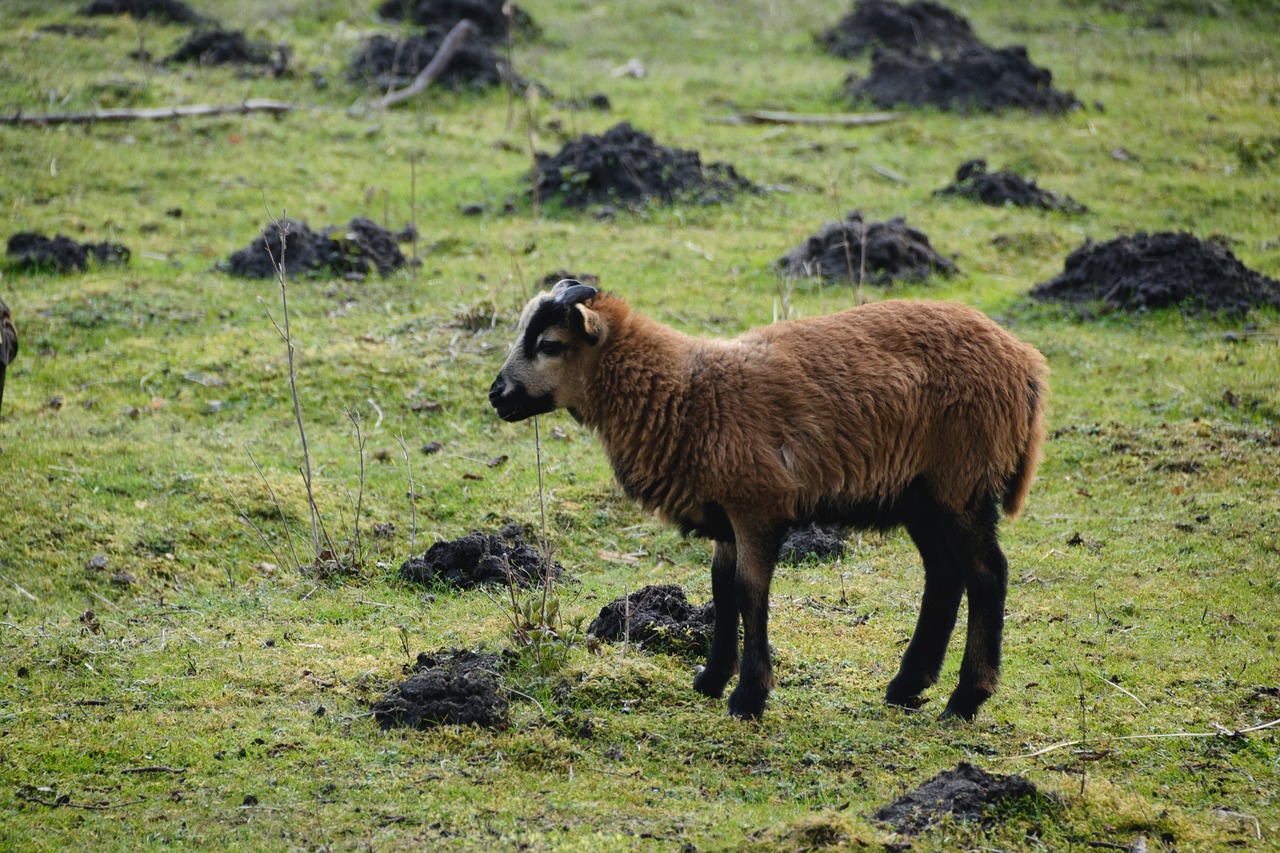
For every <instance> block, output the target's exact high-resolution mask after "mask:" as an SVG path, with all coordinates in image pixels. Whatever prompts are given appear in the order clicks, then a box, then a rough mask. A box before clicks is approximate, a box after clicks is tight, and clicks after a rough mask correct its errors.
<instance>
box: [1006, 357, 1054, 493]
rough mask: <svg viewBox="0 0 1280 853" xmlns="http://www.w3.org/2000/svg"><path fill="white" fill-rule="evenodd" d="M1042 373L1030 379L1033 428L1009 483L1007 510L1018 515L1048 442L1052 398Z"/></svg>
mask: <svg viewBox="0 0 1280 853" xmlns="http://www.w3.org/2000/svg"><path fill="white" fill-rule="evenodd" d="M1045 398H1046V395H1045V383H1044V379H1043V378H1042V377H1032V378H1030V379H1028V380H1027V417H1028V426H1029V430H1028V433H1027V442H1026V445H1025V446H1024V447H1023V448H1022V453H1021V454H1020V455H1019V457H1018V467H1017V469H1016V470H1015V471H1014V472H1013V475H1012V476H1011V477H1010V478H1009V479H1008V481H1007V482H1006V483H1005V489H1004V504H1003V506H1004V514H1005V515H1006V516H1007V517H1009V518H1017V517H1018V513H1020V512H1022V505H1023V504H1024V503H1026V500H1027V493H1028V492H1030V491H1031V483H1032V482H1033V481H1034V480H1035V476H1036V467H1037V466H1038V465H1039V464H1040V446H1041V444H1042V443H1043V442H1044V411H1045V406H1046V403H1047V402H1048V401H1047V400H1046V399H1045Z"/></svg>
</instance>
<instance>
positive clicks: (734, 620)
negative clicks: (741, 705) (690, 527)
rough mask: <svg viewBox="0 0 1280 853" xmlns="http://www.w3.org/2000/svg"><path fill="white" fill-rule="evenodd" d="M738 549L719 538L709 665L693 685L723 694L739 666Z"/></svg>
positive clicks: (715, 695) (711, 693)
mask: <svg viewBox="0 0 1280 853" xmlns="http://www.w3.org/2000/svg"><path fill="white" fill-rule="evenodd" d="M737 572H738V549H737V548H735V547H734V545H733V543H732V542H717V543H716V550H715V555H714V556H712V558H711V600H712V601H713V602H714V603H715V606H716V625H715V633H713V634H712V635H711V649H710V650H709V651H708V652H707V665H706V667H705V668H704V669H703V670H702V672H700V673H698V675H697V676H696V677H695V678H694V679H693V689H694V690H696V691H698V692H699V693H701V694H703V695H704V696H710V697H712V698H714V699H718V698H720V696H721V694H723V693H724V687H725V685H726V684H728V683H729V679H730V678H731V677H732V676H733V673H734V671H735V670H736V669H737V668H738V592H737V583H736V581H735V578H736V576H737Z"/></svg>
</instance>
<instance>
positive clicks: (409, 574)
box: [400, 529, 564, 589]
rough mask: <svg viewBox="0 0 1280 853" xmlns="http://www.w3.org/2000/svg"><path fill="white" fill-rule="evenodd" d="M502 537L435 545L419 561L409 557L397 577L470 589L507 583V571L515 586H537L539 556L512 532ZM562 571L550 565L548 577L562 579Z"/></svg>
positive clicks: (479, 535)
mask: <svg viewBox="0 0 1280 853" xmlns="http://www.w3.org/2000/svg"><path fill="white" fill-rule="evenodd" d="M504 534H505V535H502V536H498V535H494V534H492V533H481V532H479V531H476V532H473V533H468V534H467V535H466V536H463V537H462V538H460V539H455V540H453V541H452V542H437V543H435V544H434V545H432V546H431V547H430V548H428V549H427V551H426V553H425V554H423V555H422V556H421V557H410V558H409V559H408V560H405V561H404V563H402V564H401V566H400V577H402V578H404V579H405V580H407V581H413V582H415V583H423V584H443V585H445V586H452V587H458V588H460V589H471V588H472V587H476V586H481V585H484V584H501V585H504V586H505V585H506V583H507V568H508V566H509V567H510V568H511V577H512V579H513V580H514V581H515V582H516V584H517V585H518V586H522V587H527V586H537V585H538V584H540V583H542V578H543V574H544V573H545V569H546V567H545V565H544V560H543V558H542V554H541V552H539V551H538V549H537V548H535V547H533V546H532V545H530V544H528V543H526V542H525V541H524V540H523V538H522V537H521V536H520V534H519V533H518V532H516V531H515V530H514V529H508V530H507V531H504ZM563 574H564V568H563V567H562V566H561V565H560V563H558V562H555V561H553V562H552V563H551V576H552V577H553V578H559V577H562V576H563Z"/></svg>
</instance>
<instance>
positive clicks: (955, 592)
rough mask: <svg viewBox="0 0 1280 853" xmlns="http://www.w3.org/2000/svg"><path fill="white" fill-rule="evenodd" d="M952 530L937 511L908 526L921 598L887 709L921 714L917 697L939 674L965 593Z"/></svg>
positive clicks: (888, 693) (948, 519)
mask: <svg viewBox="0 0 1280 853" xmlns="http://www.w3.org/2000/svg"><path fill="white" fill-rule="evenodd" d="M954 526H955V520H954V519H953V518H952V517H951V514H950V513H949V512H948V511H947V510H945V509H943V508H941V507H937V508H936V509H934V510H933V511H931V512H929V513H928V514H927V515H926V514H924V513H922V514H921V516H920V517H918V518H912V519H909V520H908V522H907V532H908V533H910V534H911V539H912V540H913V541H914V542H915V543H916V547H917V548H919V549H920V557H921V558H922V559H923V560H924V596H923V597H922V598H921V600H920V616H919V618H918V619H917V620H916V630H915V633H914V634H912V636H911V644H910V645H908V646H907V651H906V652H905V653H904V654H903V655H902V665H901V666H900V667H899V668H898V675H897V676H896V677H895V678H894V679H893V681H891V682H889V687H888V689H887V690H886V691H885V701H886V702H887V703H889V704H890V705H900V706H902V707H904V708H919V707H920V706H921V705H922V704H923V702H922V700H921V698H920V694H921V692H923V691H924V690H925V689H926V688H928V687H932V686H933V685H934V684H935V683H937V681H938V673H939V672H941V671H942V661H943V659H944V658H945V657H946V654H947V644H948V643H949V642H950V641H951V632H952V630H953V629H954V628H955V626H956V616H957V614H958V613H959V610H960V596H961V594H962V593H963V592H964V575H963V569H962V568H961V566H960V564H959V563H958V562H957V560H956V556H957V555H955V554H953V552H952V548H953V547H954V543H955V539H956V537H955V536H954V533H953V529H954Z"/></svg>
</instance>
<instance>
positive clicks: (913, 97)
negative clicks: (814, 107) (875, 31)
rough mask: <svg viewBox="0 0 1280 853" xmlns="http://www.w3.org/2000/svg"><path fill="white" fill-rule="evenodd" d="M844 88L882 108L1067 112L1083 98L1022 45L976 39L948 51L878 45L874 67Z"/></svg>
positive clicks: (846, 84)
mask: <svg viewBox="0 0 1280 853" xmlns="http://www.w3.org/2000/svg"><path fill="white" fill-rule="evenodd" d="M845 91H846V92H847V93H848V94H849V96H850V97H851V98H852V99H853V100H854V101H863V100H870V101H871V102H872V103H874V104H875V105H876V106H877V107H879V108H881V109H890V108H894V107H904V106H905V107H923V106H934V107H937V108H938V109H941V110H946V111H954V112H966V113H967V112H999V111H1000V110H1006V109H1023V110H1027V111H1029V112H1034V113H1051V114H1060V113H1064V112H1066V111H1067V110H1069V109H1071V108H1072V107H1074V106H1076V105H1078V104H1079V101H1077V100H1076V98H1075V95H1073V94H1071V93H1070V92H1061V91H1059V90H1057V89H1055V88H1053V74H1052V73H1051V72H1050V71H1049V70H1048V69H1047V68H1041V67H1039V66H1037V65H1034V64H1032V62H1031V60H1030V59H1029V58H1028V57H1027V49H1026V48H1025V47H1023V46H1021V45H1013V46H1011V47H1000V48H995V47H988V46H987V45H985V44H973V45H969V46H967V47H963V48H960V49H959V50H956V51H954V52H952V53H950V54H948V55H946V56H943V57H939V58H934V57H931V56H927V55H924V54H920V53H913V52H908V51H896V50H879V51H877V52H876V54H875V57H874V58H873V59H872V61H871V73H870V75H869V76H868V77H867V78H866V79H863V80H859V79H857V78H856V77H854V76H850V77H849V79H848V80H846V82H845Z"/></svg>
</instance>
